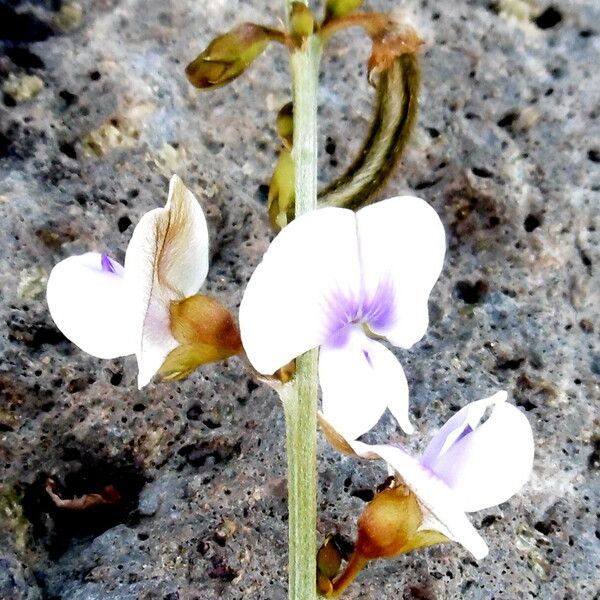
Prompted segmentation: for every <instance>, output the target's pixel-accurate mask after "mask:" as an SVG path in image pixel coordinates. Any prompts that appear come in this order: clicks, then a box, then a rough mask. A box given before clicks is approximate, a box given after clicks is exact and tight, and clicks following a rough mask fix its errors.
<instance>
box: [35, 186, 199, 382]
mask: <svg viewBox="0 0 600 600" xmlns="http://www.w3.org/2000/svg"><path fill="white" fill-rule="evenodd" d="M207 273H208V228H207V225H206V219H205V217H204V213H203V212H202V208H201V207H200V205H199V204H198V201H197V200H196V198H195V197H194V195H193V194H192V193H191V192H190V191H189V190H188V189H187V188H186V187H185V185H184V184H183V182H182V181H181V179H179V177H177V176H176V175H174V176H173V177H172V178H171V182H170V185H169V197H168V200H167V204H166V205H165V207H164V208H156V209H154V210H151V211H150V212H148V213H146V214H145V215H144V216H143V217H142V218H141V219H140V222H139V223H138V225H137V226H136V228H135V230H134V232H133V235H132V238H131V241H130V243H129V246H128V248H127V252H126V254H125V266H124V267H123V266H121V265H120V264H119V263H118V262H116V261H115V260H113V259H112V258H110V257H109V256H107V255H106V254H99V253H97V252H88V253H86V254H81V255H79V256H71V257H69V258H67V259H65V260H63V261H61V262H60V263H58V264H57V265H56V266H55V267H54V269H52V272H51V273H50V277H49V279H48V288H47V300H48V307H49V309H50V314H51V315H52V318H53V319H54V322H55V323H56V325H57V326H58V328H59V329H60V330H61V331H62V332H63V333H64V335H65V336H66V337H67V338H68V339H69V340H71V341H72V342H73V343H74V344H76V345H77V346H79V347H80V348H81V349H82V350H84V351H85V352H87V353H88V354H91V355H93V356H97V357H98V358H115V357H118V356H126V355H129V354H135V355H136V356H137V361H138V368H139V375H138V385H139V387H140V388H142V387H143V386H145V385H146V384H148V383H149V382H150V380H151V379H152V377H153V375H154V374H155V373H156V371H158V369H159V368H160V367H161V365H162V364H163V362H164V361H165V359H166V357H167V355H168V354H169V353H170V352H171V351H172V350H174V349H175V348H176V347H178V346H179V342H178V341H177V340H176V339H175V338H174V337H173V334H172V332H171V327H170V314H169V310H170V306H171V303H172V302H177V301H180V300H183V299H185V298H187V297H189V296H191V295H193V294H195V293H196V292H197V291H198V289H199V288H200V286H201V285H202V284H203V283H204V280H205V279H206V275H207Z"/></svg>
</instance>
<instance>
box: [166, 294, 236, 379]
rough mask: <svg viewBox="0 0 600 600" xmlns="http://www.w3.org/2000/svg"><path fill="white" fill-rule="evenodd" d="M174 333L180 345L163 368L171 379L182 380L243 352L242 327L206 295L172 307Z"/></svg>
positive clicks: (169, 356)
mask: <svg viewBox="0 0 600 600" xmlns="http://www.w3.org/2000/svg"><path fill="white" fill-rule="evenodd" d="M170 317H171V320H170V326H171V334H172V335H173V337H174V338H175V339H176V340H177V341H178V342H179V343H180V346H178V347H177V348H175V349H174V350H172V351H171V352H170V353H169V354H168V356H167V358H166V359H165V361H164V363H163V364H162V366H161V368H160V371H159V372H160V374H161V375H162V376H163V378H165V379H168V380H174V379H181V378H182V377H185V376H187V375H189V374H190V373H191V372H192V371H193V370H195V369H196V368H198V367H199V366H200V365H203V364H206V363H209V362H215V361H219V360H224V359H226V358H229V357H230V356H234V355H235V354H239V353H240V352H241V351H242V342H241V340H240V334H239V331H238V328H237V326H236V324H235V322H234V320H233V317H232V316H231V314H230V313H229V311H228V310H227V309H226V308H225V307H224V306H223V305H222V304H220V303H219V302H217V301H216V300H215V299H213V298H210V297H208V296H204V295H202V294H196V295H195V296H190V297H189V298H186V299H185V300H181V301H179V302H172V303H171V306H170Z"/></svg>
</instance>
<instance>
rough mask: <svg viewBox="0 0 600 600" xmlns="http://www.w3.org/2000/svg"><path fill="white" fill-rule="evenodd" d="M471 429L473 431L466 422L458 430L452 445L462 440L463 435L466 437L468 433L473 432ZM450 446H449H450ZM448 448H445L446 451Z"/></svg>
mask: <svg viewBox="0 0 600 600" xmlns="http://www.w3.org/2000/svg"><path fill="white" fill-rule="evenodd" d="M473 431H474V429H473V428H472V427H471V426H470V425H469V424H468V423H467V426H466V427H465V428H464V429H463V430H462V431H461V432H460V435H459V436H458V437H457V438H456V439H455V440H454V442H453V444H452V446H454V444H458V442H460V440H462V439H463V438H464V437H466V436H467V435H469V434H470V433H473ZM452 446H450V448H451V447H452ZM450 448H447V449H446V452H447V451H448V450H450Z"/></svg>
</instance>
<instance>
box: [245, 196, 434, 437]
mask: <svg viewBox="0 0 600 600" xmlns="http://www.w3.org/2000/svg"><path fill="white" fill-rule="evenodd" d="M444 253H445V234H444V228H443V226H442V223H441V221H440V219H439V217H438V216H437V214H436V213H435V211H434V210H433V209H432V208H431V207H430V206H429V205H428V204H427V203H426V202H425V201H423V200H421V199H420V198H415V197H412V196H403V197H397V198H390V199H388V200H384V201H382V202H378V203H377V204H373V205H370V206H367V207H366V208H363V209H361V210H359V211H358V212H357V213H354V212H353V211H351V210H348V209H343V208H324V209H320V210H316V211H313V212H311V213H308V214H306V215H303V216H301V217H299V218H298V219H296V220H295V221H293V222H292V223H291V224H290V225H288V226H287V227H285V228H284V229H283V230H282V231H281V232H280V233H279V234H278V235H277V236H276V238H275V239H274V240H273V242H272V243H271V246H270V247H269V249H268V250H267V252H266V253H265V255H264V257H263V260H262V262H261V263H260V264H259V265H258V267H257V268H256V270H255V272H254V273H253V275H252V277H251V278H250V281H249V282H248V287H247V288H246V291H245V294H244V297H243V299H242V303H241V306H240V329H241V334H242V341H243V344H244V348H245V350H246V354H247V356H248V358H249V360H250V362H251V363H252V365H253V366H254V367H255V368H256V370H257V371H259V372H261V373H264V374H272V373H274V372H275V371H277V369H279V368H281V367H282V366H284V365H286V364H287V363H288V362H289V361H291V360H293V359H294V358H296V357H297V356H299V355H300V354H302V353H303V352H306V351H307V350H310V349H311V348H316V347H319V348H320V355H319V378H320V383H321V390H322V406H323V413H324V415H325V418H326V419H327V421H328V422H329V423H330V424H331V425H332V426H333V427H334V428H335V429H336V430H337V431H338V432H339V433H340V434H341V435H343V436H344V437H345V438H346V439H351V440H353V439H356V438H357V437H359V436H360V435H362V434H363V433H366V432H367V431H369V430H370V429H371V428H372V427H373V426H374V425H375V424H376V423H377V421H378V420H379V419H380V417H381V415H382V414H383V413H384V411H385V410H386V408H389V410H390V411H391V412H392V414H393V415H394V417H395V418H396V419H397V420H398V422H399V424H400V425H401V427H402V428H403V429H404V430H405V431H406V432H412V429H413V427H412V425H411V423H410V421H409V418H408V385H407V382H406V377H405V375H404V371H403V369H402V367H401V365H400V363H399V362H398V360H397V359H396V357H395V356H394V354H392V352H391V351H390V350H388V349H387V348H386V347H385V346H384V345H383V344H382V343H381V340H382V339H383V338H385V339H387V340H388V341H389V342H390V343H391V344H392V345H394V346H397V347H400V348H410V347H411V346H412V345H413V344H415V343H416V342H418V341H419V340H420V339H421V338H422V337H423V335H424V334H425V331H426V329H427V324H428V312H427V301H428V298H429V293H430V291H431V289H432V287H433V285H434V283H435V281H436V280H437V278H438V276H439V273H440V271H441V268H442V263H443V260H444Z"/></svg>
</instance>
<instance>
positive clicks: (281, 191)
mask: <svg viewBox="0 0 600 600" xmlns="http://www.w3.org/2000/svg"><path fill="white" fill-rule="evenodd" d="M294 198H295V192H294V159H293V158H292V154H291V152H290V151H289V150H287V149H285V148H284V149H283V150H282V151H281V154H280V155H279V158H278V159H277V164H276V165H275V170H274V171H273V176H272V177H271V183H270V185H269V199H268V204H267V210H268V212H269V220H270V221H271V225H272V226H273V228H274V229H275V230H279V229H283V228H284V227H285V226H286V225H287V224H288V223H289V222H290V221H291V220H292V219H293V218H294Z"/></svg>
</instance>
